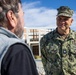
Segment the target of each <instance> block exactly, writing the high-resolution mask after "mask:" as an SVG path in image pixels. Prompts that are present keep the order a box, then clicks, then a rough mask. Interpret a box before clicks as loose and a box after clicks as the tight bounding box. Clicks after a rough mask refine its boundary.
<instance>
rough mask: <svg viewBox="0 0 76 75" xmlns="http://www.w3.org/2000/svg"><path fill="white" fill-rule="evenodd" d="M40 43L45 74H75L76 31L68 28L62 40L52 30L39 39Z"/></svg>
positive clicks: (55, 31)
mask: <svg viewBox="0 0 76 75" xmlns="http://www.w3.org/2000/svg"><path fill="white" fill-rule="evenodd" d="M40 45H41V54H42V63H43V66H44V70H45V72H46V75H76V32H74V31H72V30H71V29H70V34H69V35H67V36H66V39H65V40H64V39H63V37H62V36H61V35H59V34H58V32H57V30H54V31H52V32H50V33H48V34H46V35H45V36H44V37H43V38H42V39H41V41H40Z"/></svg>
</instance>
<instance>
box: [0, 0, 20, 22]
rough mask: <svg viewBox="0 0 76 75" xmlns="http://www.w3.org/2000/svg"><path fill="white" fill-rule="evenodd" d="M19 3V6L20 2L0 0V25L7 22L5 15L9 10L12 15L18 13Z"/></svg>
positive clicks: (16, 0)
mask: <svg viewBox="0 0 76 75" xmlns="http://www.w3.org/2000/svg"><path fill="white" fill-rule="evenodd" d="M19 3H20V4H21V0H0V23H1V22H5V21H6V20H7V19H6V13H7V12H8V11H9V10H12V11H13V13H18V10H19V6H18V4H19Z"/></svg>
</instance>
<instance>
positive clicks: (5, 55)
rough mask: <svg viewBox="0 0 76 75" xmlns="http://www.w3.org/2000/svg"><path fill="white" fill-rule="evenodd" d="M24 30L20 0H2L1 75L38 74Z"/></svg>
mask: <svg viewBox="0 0 76 75" xmlns="http://www.w3.org/2000/svg"><path fill="white" fill-rule="evenodd" d="M23 31H24V19H23V10H22V5H21V1H20V0H0V75H38V72H37V69H36V64H35V61H34V58H33V56H32V53H31V51H30V49H29V47H28V46H27V45H26V44H25V43H24V42H23V41H22V40H21V39H20V38H21V37H22V35H23Z"/></svg>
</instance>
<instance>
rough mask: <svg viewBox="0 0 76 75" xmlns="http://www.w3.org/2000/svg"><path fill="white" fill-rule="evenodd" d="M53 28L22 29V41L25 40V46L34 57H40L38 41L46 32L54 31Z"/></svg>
mask: <svg viewBox="0 0 76 75" xmlns="http://www.w3.org/2000/svg"><path fill="white" fill-rule="evenodd" d="M54 29H55V28H49V27H47V28H45V27H42V28H41V27H40V28H27V27H25V28H24V37H23V39H25V40H26V42H27V44H28V45H29V46H30V48H31V50H32V52H33V54H34V55H35V56H41V53H40V39H41V37H43V36H44V35H45V34H47V33H48V32H50V31H52V30H54Z"/></svg>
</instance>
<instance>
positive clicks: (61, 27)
mask: <svg viewBox="0 0 76 75" xmlns="http://www.w3.org/2000/svg"><path fill="white" fill-rule="evenodd" d="M72 22H73V19H72V18H69V17H66V16H58V17H57V28H58V32H59V33H61V32H66V31H67V30H69V27H70V26H71V24H72Z"/></svg>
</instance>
